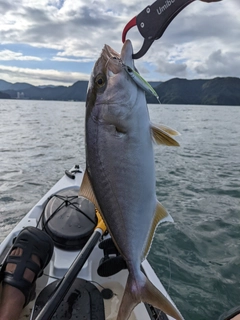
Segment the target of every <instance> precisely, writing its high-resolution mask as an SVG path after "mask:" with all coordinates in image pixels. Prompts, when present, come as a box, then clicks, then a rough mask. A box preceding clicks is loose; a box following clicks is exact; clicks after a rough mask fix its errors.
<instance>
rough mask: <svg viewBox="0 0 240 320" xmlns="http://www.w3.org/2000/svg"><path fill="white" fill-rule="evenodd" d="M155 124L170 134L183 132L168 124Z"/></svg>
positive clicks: (177, 134)
mask: <svg viewBox="0 0 240 320" xmlns="http://www.w3.org/2000/svg"><path fill="white" fill-rule="evenodd" d="M154 126H156V127H158V128H160V129H161V130H163V131H165V132H167V133H168V134H170V136H180V135H181V133H179V132H178V131H177V130H175V129H172V128H170V127H168V126H165V125H164V124H158V125H157V124H154Z"/></svg>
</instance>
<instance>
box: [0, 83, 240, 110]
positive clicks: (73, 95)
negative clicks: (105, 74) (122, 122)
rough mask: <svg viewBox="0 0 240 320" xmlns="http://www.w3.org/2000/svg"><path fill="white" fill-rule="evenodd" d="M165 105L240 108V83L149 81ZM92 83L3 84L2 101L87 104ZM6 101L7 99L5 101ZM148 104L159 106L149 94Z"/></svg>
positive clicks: (0, 85) (1, 87) (147, 96)
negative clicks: (19, 100) (64, 84)
mask: <svg viewBox="0 0 240 320" xmlns="http://www.w3.org/2000/svg"><path fill="white" fill-rule="evenodd" d="M149 83H150V84H151V85H152V86H154V89H155V91H156V92H157V94H158V95H159V97H160V101H161V103H164V104H198V105H199V104H200V105H201V104H204V105H236V106H240V79H239V78H234V77H217V78H213V79H194V80H188V79H184V78H173V79H170V80H168V81H165V82H162V81H149ZM87 86H88V81H85V80H79V81H77V82H75V83H74V84H73V85H70V86H68V87H67V86H51V85H47V86H44V85H43V86H33V85H31V84H29V83H14V84H13V83H10V82H7V81H5V80H0V93H1V94H0V99H8V98H11V99H18V98H21V99H30V100H31V99H32V100H59V101H86V92H87ZM4 97H5V98H4ZM146 98H147V102H148V103H158V102H157V100H156V98H155V97H154V96H153V95H150V94H148V93H147V94H146Z"/></svg>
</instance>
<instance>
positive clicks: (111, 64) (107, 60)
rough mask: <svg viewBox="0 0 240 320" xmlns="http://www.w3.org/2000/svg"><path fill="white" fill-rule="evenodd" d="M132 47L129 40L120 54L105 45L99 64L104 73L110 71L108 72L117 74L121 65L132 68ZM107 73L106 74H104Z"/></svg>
mask: <svg viewBox="0 0 240 320" xmlns="http://www.w3.org/2000/svg"><path fill="white" fill-rule="evenodd" d="M132 55H133V47H132V43H131V41H130V40H126V41H125V43H124V45H123V47H122V50H121V54H119V53H118V52H116V51H115V50H114V49H112V48H111V47H110V46H109V45H107V44H105V45H104V47H103V50H102V54H101V58H100V60H101V62H102V65H103V67H104V69H105V71H107V69H108V70H110V72H112V73H114V74H117V73H119V72H120V71H121V70H122V67H123V65H127V66H129V67H131V68H134V62H133V58H132ZM106 73H107V72H106Z"/></svg>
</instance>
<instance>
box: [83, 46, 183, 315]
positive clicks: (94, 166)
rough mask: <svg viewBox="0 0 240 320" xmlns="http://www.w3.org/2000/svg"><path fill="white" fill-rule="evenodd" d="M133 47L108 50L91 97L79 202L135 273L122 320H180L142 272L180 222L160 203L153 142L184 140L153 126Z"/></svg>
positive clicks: (99, 62)
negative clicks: (156, 243)
mask: <svg viewBox="0 0 240 320" xmlns="http://www.w3.org/2000/svg"><path fill="white" fill-rule="evenodd" d="M132 54H133V48H132V44H131V41H130V40H127V41H126V42H125V43H124V45H123V47H122V50H121V53H120V54H119V53H117V52H116V51H114V50H113V49H112V48H111V47H110V46H108V45H105V46H104V47H103V49H102V52H101V55H100V57H99V58H98V60H97V61H96V63H95V65H94V68H93V71H92V74H91V77H90V80H89V84H88V90H87V99H86V112H85V149H86V169H85V172H84V176H83V181H82V184H81V187H80V191H79V195H80V196H83V197H86V198H88V199H89V200H90V201H92V202H93V203H94V205H95V207H96V209H97V210H98V211H99V212H100V214H101V216H102V218H103V220H104V222H105V224H106V226H107V229H108V231H109V233H110V235H111V237H112V240H113V242H114V243H115V245H116V247H117V249H118V251H119V252H120V254H121V256H122V257H123V259H124V260H125V261H126V265H127V268H128V271H129V274H128V279H127V283H126V286H125V290H124V294H123V297H122V301H121V303H120V307H119V310H118V316H117V320H127V319H129V317H130V315H131V312H132V310H133V309H134V308H135V306H136V305H138V304H139V303H140V302H146V303H149V304H151V305H153V306H155V307H157V308H159V309H161V310H162V311H163V312H165V313H166V314H168V315H170V316H172V317H173V318H175V319H176V320H183V317H182V315H181V314H180V313H179V311H178V310H177V309H176V307H175V306H174V305H173V304H172V303H171V302H169V300H168V299H166V298H165V296H164V295H163V294H162V293H161V292H160V291H159V290H158V289H157V288H156V287H155V286H154V285H153V284H152V283H151V282H150V281H149V279H148V278H147V277H146V276H145V274H144V273H143V272H142V271H141V262H142V261H143V260H144V259H145V258H146V256H147V254H148V252H149V250H150V247H151V242H152V239H153V236H154V232H155V229H156V227H157V225H158V224H159V223H160V222H164V221H173V220H172V217H171V216H170V215H169V214H168V212H167V211H166V210H165V208H164V207H163V206H162V205H161V203H160V202H159V201H158V200H157V198H156V190H155V188H156V187H155V179H156V178H155V160H154V150H153V142H154V141H155V142H156V143H158V144H162V145H169V146H178V145H179V143H178V142H177V141H176V140H175V139H174V138H173V136H175V135H178V132H177V131H175V130H173V129H171V128H169V127H167V126H164V125H158V124H153V123H152V122H151V121H150V118H149V112H148V107H147V103H146V97H145V92H144V90H143V88H141V86H139V85H137V84H136V83H135V81H134V80H133V79H132V77H131V76H130V75H129V74H128V72H126V70H125V68H124V66H125V65H127V66H129V67H130V68H131V69H132V70H136V72H138V71H137V69H136V68H135V66H134V61H133V58H132Z"/></svg>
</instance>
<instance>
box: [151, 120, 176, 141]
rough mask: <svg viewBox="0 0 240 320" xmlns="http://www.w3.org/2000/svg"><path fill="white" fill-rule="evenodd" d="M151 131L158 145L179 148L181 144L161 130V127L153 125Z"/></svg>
mask: <svg viewBox="0 0 240 320" xmlns="http://www.w3.org/2000/svg"><path fill="white" fill-rule="evenodd" d="M151 130H152V136H153V138H154V140H155V142H156V143H157V144H163V145H166V146H175V147H179V143H178V142H177V141H176V140H175V139H173V138H172V137H171V136H170V135H169V134H168V133H167V132H166V131H164V130H163V129H161V127H160V126H158V125H156V124H154V123H151Z"/></svg>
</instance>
